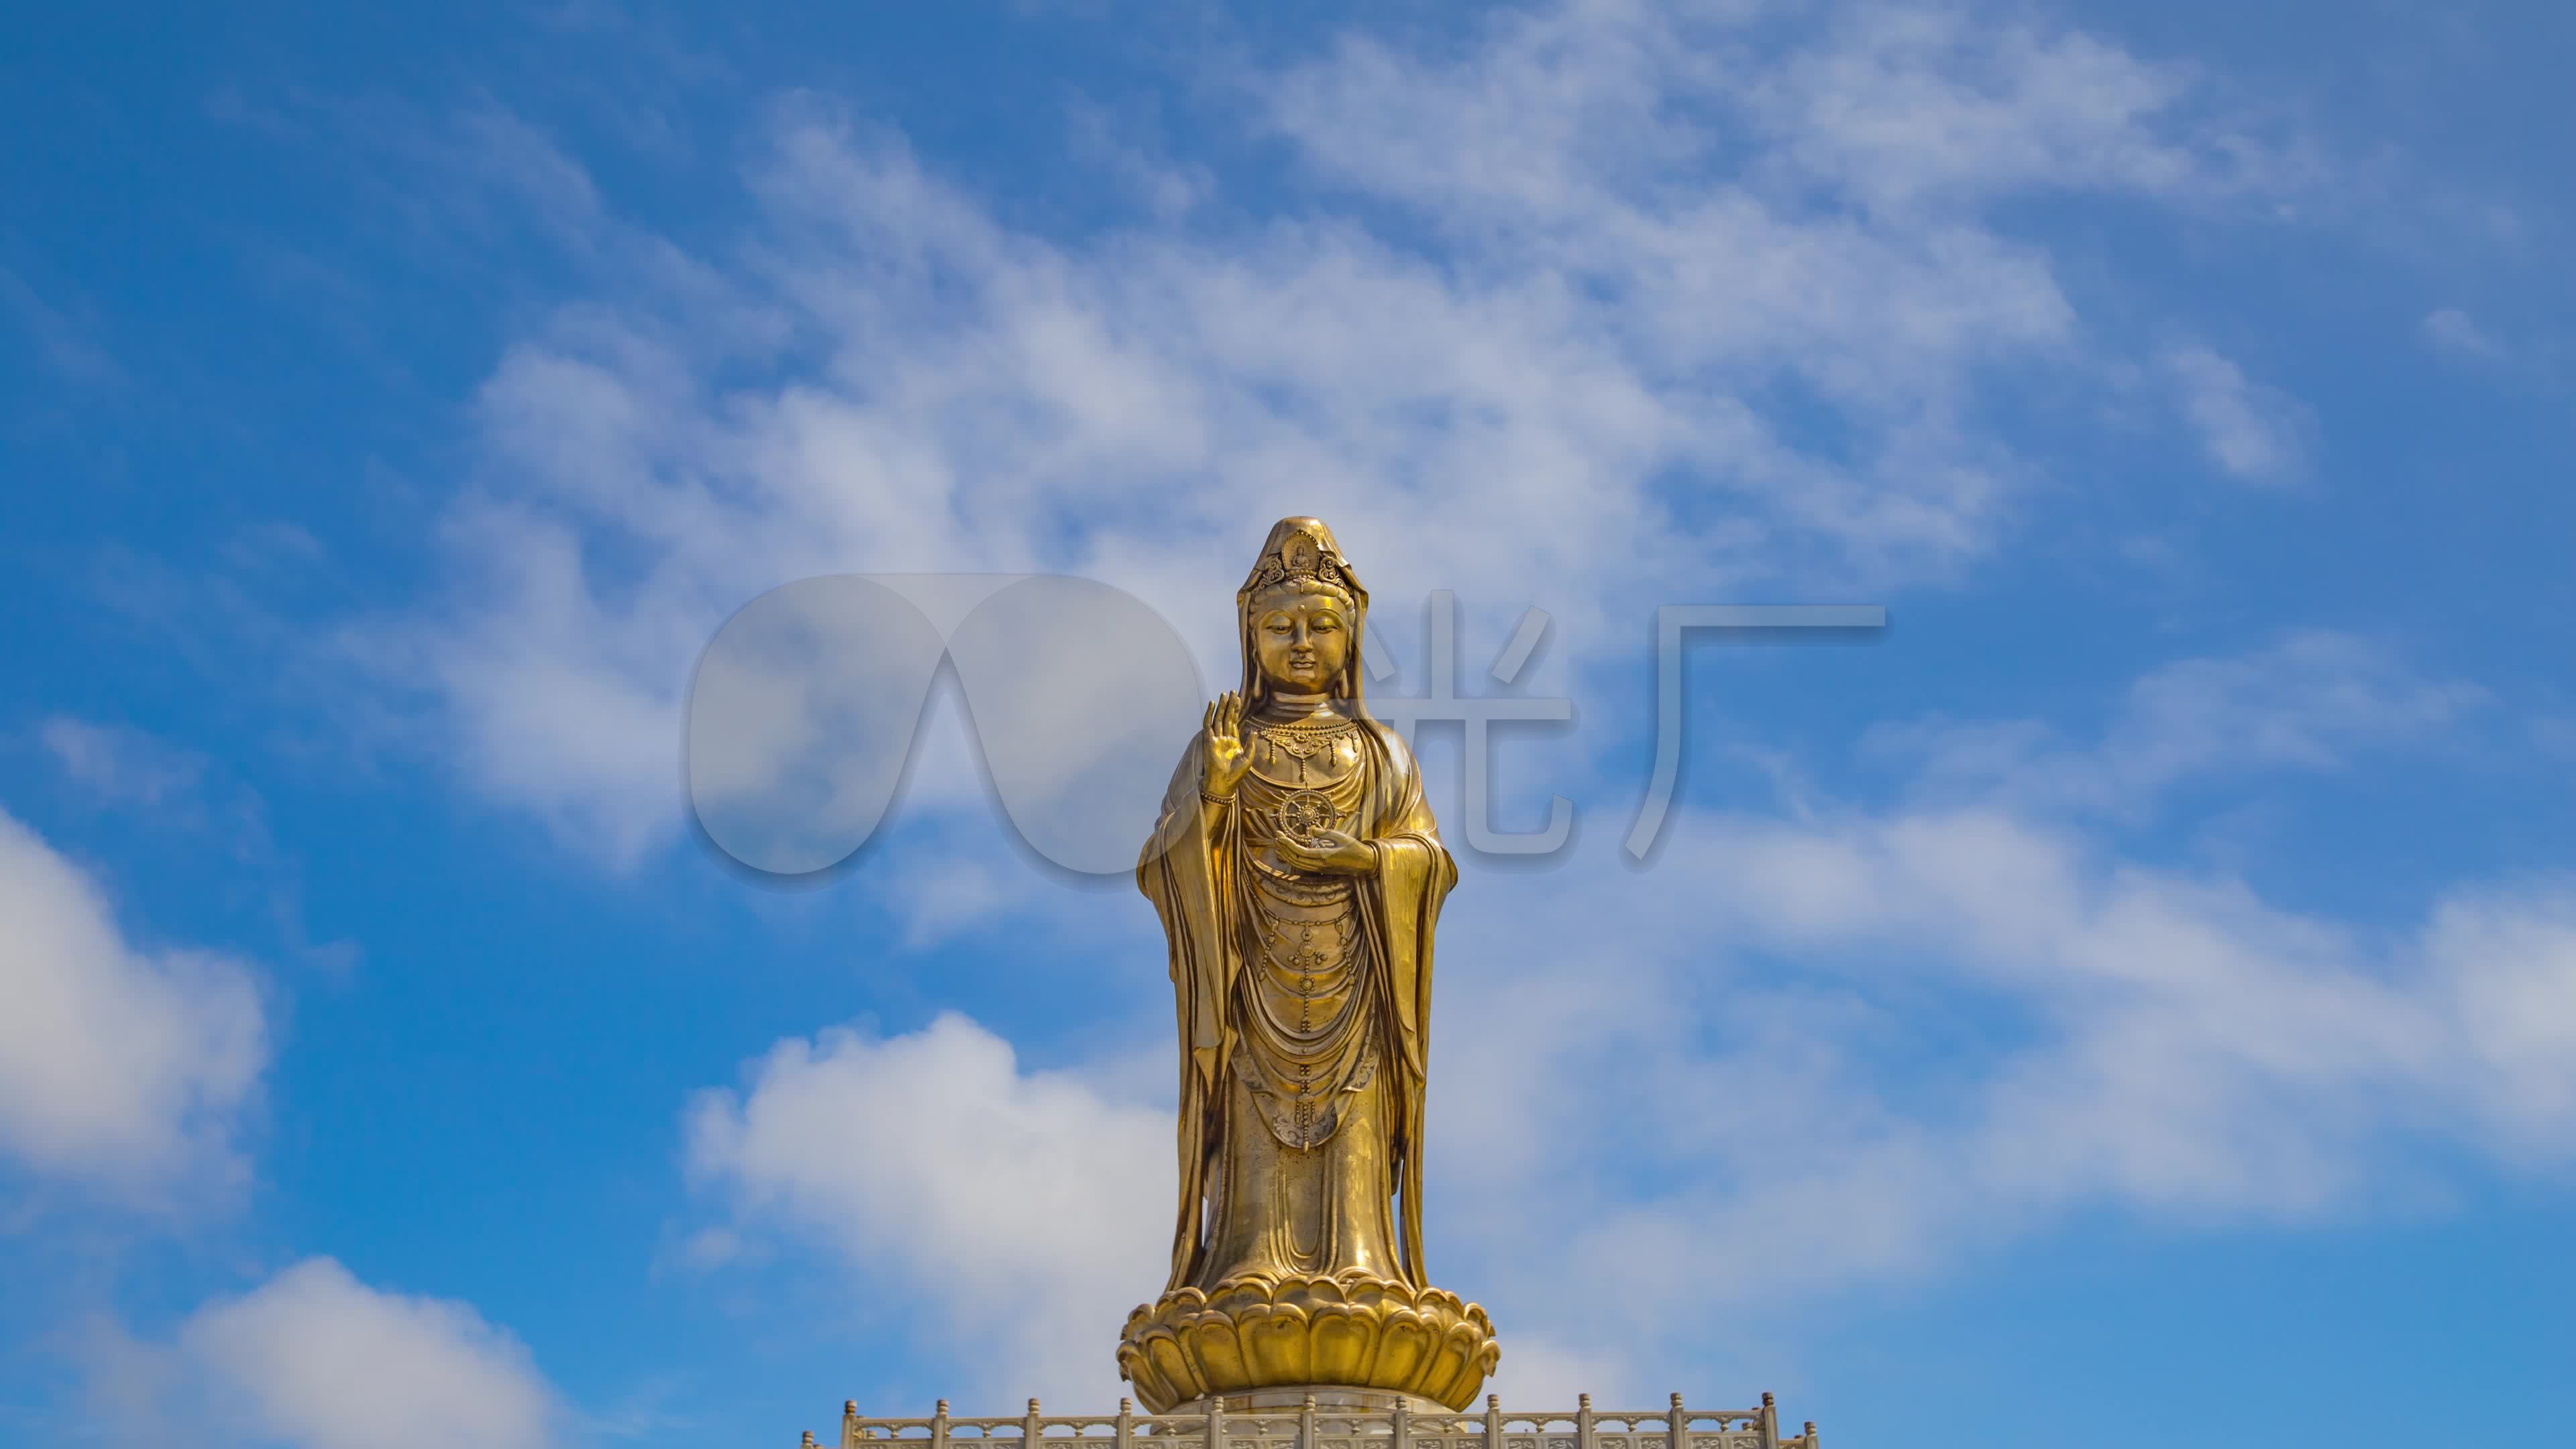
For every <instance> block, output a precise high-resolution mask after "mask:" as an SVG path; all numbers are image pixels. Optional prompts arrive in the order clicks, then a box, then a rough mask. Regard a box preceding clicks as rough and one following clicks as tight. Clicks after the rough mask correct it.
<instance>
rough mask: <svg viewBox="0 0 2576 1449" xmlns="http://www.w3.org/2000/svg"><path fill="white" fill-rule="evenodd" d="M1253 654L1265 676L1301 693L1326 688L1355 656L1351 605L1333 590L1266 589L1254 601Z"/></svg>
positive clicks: (1322, 690) (1314, 691) (1339, 675)
mask: <svg viewBox="0 0 2576 1449" xmlns="http://www.w3.org/2000/svg"><path fill="white" fill-rule="evenodd" d="M1252 650H1253V657H1254V658H1255V659H1256V660H1257V661H1258V662H1259V663H1260V665H1261V677H1262V678H1264V679H1266V680H1269V681H1270V682H1271V683H1272V684H1274V685H1277V686H1278V687H1279V688H1281V689H1285V690H1289V691H1292V692H1294V693H1297V694H1321V693H1323V692H1324V691H1325V690H1327V689H1329V688H1331V687H1332V682H1333V681H1334V680H1335V679H1338V678H1340V677H1341V673H1342V666H1343V665H1344V664H1346V663H1348V662H1349V661H1350V657H1351V623H1350V611H1349V608H1348V606H1346V605H1345V604H1344V603H1343V602H1342V601H1341V599H1340V598H1338V597H1336V596H1334V595H1332V594H1322V593H1315V594H1302V593H1301V594H1290V593H1277V594H1270V595H1266V596H1264V597H1262V598H1259V599H1256V600H1254V601H1253V610H1252Z"/></svg>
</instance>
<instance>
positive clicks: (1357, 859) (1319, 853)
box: [1271, 830, 1377, 875]
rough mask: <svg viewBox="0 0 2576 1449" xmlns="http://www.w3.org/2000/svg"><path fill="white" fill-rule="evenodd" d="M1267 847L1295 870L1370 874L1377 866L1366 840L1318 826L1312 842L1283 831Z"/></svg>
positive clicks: (1374, 854)
mask: <svg viewBox="0 0 2576 1449" xmlns="http://www.w3.org/2000/svg"><path fill="white" fill-rule="evenodd" d="M1271 848H1272V849H1274V850H1276V851H1278V852H1279V858H1280V859H1281V860H1284V861H1286V862H1288V863H1289V864H1290V865H1292V866H1295V867H1296V868H1297V869H1299V870H1305V871H1326V872H1329V873H1331V874H1333V875H1370V874H1374V873H1375V872H1376V870H1377V852H1376V851H1375V850H1372V849H1370V848H1369V844H1368V842H1367V841H1365V840H1362V839H1360V838H1359V837H1358V836H1356V835H1350V834H1346V833H1344V832H1342V831H1339V830H1318V831H1316V832H1315V835H1314V839H1313V841H1312V843H1309V842H1307V841H1303V840H1298V839H1296V838H1295V837H1293V836H1286V835H1283V836H1281V837H1279V839H1278V840H1277V841H1276V842H1275V843H1274V844H1273V845H1272V847H1271Z"/></svg>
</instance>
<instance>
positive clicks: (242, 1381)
mask: <svg viewBox="0 0 2576 1449" xmlns="http://www.w3.org/2000/svg"><path fill="white" fill-rule="evenodd" d="M90 1337H91V1341H90V1343H89V1344H88V1345H87V1347H86V1352H85V1354H84V1357H85V1360H86V1364H87V1367H88V1370H89V1380H90V1388H91V1392H92V1394H93V1395H94V1396H95V1397H96V1398H98V1399H99V1400H100V1401H101V1402H102V1405H103V1407H104V1408H105V1409H106V1411H107V1412H108V1413H109V1414H110V1415H112V1416H114V1417H116V1418H118V1419H119V1420H122V1421H124V1422H126V1423H127V1424H129V1425H130V1426H131V1429H132V1431H134V1432H138V1433H140V1432H148V1433H150V1434H151V1435H153V1436H159V1435H163V1434H166V1433H167V1432H168V1426H169V1425H170V1424H172V1423H177V1422H184V1423H186V1424H187V1425H189V1429H188V1434H189V1436H190V1438H191V1440H192V1442H194V1441H202V1442H206V1443H209V1444H243V1445H249V1444H257V1445H261V1446H275V1449H455V1446H459V1445H472V1446H474V1449H541V1446H545V1445H549V1444H553V1443H556V1442H558V1441H559V1438H560V1433H559V1431H560V1427H561V1424H562V1422H563V1414H562V1407H561V1405H560V1403H559V1401H558V1399H557V1396H556V1394H555V1392H554V1390H553V1388H552V1387H551V1386H550V1385H549V1384H548V1383H547V1382H546V1380H545V1378H544V1377H543V1376H542V1375H541V1374H540V1373H539V1372H538V1371H537V1369H536V1367H535V1365H534V1363H533V1362H532V1361H531V1360H530V1358H529V1355H528V1352H527V1350H526V1348H525V1347H524V1346H522V1345H521V1344H520V1343H519V1341H518V1340H517V1339H516V1338H514V1337H513V1336H511V1335H510V1334H509V1333H508V1332H507V1331H505V1330H503V1329H499V1328H496V1327H494V1326H492V1325H491V1324H489V1323H486V1322H485V1321H484V1319H483V1317H482V1315H481V1314H479V1313H477V1312H476V1311H475V1310H474V1309H473V1307H472V1306H470V1305H468V1304H465V1303H460V1302H457V1301H454V1300H452V1299H441V1298H430V1297H417V1296H409V1295H404V1294H399V1293H388V1292H385V1291H382V1290H379V1289H376V1288H371V1287H369V1286H368V1285H366V1284H364V1283H361V1282H359V1281H358V1280H357V1279H356V1278H354V1277H353V1276H351V1275H350V1273H349V1271H348V1269H346V1268H344V1267H342V1266H341V1265H340V1264H339V1263H337V1262H334V1261H333V1260H331V1259H329V1258H308V1259H306V1260H304V1261H303V1262H300V1263H297V1264H295V1265H294V1266H292V1267H289V1268H287V1269H285V1270H284V1271H282V1272H280V1273H278V1274H276V1275H275V1276H274V1277H272V1278H270V1279H269V1280H268V1281H267V1282H265V1283H263V1284H261V1285H260V1286H259V1287H257V1288H255V1289H253V1290H251V1291H250V1292H248V1293H245V1294H242V1295H241V1296H239V1297H235V1298H228V1299H219V1300H217V1301H214V1302H211V1303H208V1304H206V1305H204V1306H203V1307H200V1308H199V1309H197V1310H196V1312H194V1313H192V1314H190V1315H189V1316H188V1318H187V1319H186V1321H184V1322H183V1323H182V1324H181V1325H180V1326H179V1329H178V1331H177V1333H176V1335H175V1337H174V1338H173V1340H172V1341H171V1342H169V1343H166V1344H164V1343H152V1342H146V1341H143V1340H140V1339H136V1338H134V1337H132V1336H130V1335H128V1334H126V1333H125V1332H124V1331H122V1330H121V1329H114V1328H110V1329H106V1330H103V1331H100V1332H95V1333H93V1334H92V1335H91V1336H90Z"/></svg>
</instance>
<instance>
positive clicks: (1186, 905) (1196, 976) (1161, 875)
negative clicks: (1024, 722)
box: [1136, 735, 1241, 1289]
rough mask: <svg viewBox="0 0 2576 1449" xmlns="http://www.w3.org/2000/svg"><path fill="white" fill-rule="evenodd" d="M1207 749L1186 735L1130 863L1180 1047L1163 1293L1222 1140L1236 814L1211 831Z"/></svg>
mask: <svg viewBox="0 0 2576 1449" xmlns="http://www.w3.org/2000/svg"><path fill="white" fill-rule="evenodd" d="M1205 749H1206V743H1205V739H1204V737H1202V736H1197V735H1193V736H1192V737H1191V739H1190V746H1189V748H1188V749H1187V750H1184V751H1183V752H1182V754H1181V763H1180V768H1179V769H1177V770H1175V771H1174V772H1173V774H1172V783H1171V786H1170V788H1169V789H1167V790H1166V791H1164V794H1163V809H1162V814H1161V816H1160V818H1159V819H1157V820H1156V822H1155V825H1154V833H1153V835H1152V836H1151V837H1149V838H1148V839H1147V840H1146V842H1145V849H1144V851H1143V853H1142V855H1141V856H1140V857H1139V858H1138V860H1137V862H1136V885H1137V888H1138V889H1140V890H1142V891H1143V892H1144V893H1145V895H1146V897H1147V898H1148V899H1149V900H1151V901H1153V903H1154V911H1155V914H1157V915H1158V916H1160V917H1161V918H1162V922H1163V939H1164V941H1165V942H1166V943H1167V945H1168V948H1169V956H1170V966H1171V976H1172V998H1173V1005H1174V1008H1175V1013H1176V1020H1177V1024H1178V1026H1179V1029H1180V1038H1181V1091H1180V1135H1179V1142H1178V1146H1179V1150H1180V1212H1179V1222H1178V1224H1177V1226H1176V1227H1175V1228H1174V1230H1173V1235H1172V1281H1171V1285H1170V1286H1171V1287H1172V1288H1174V1289H1178V1288H1180V1287H1182V1286H1184V1285H1185V1284H1186V1283H1187V1282H1188V1281H1189V1279H1190V1277H1191V1276H1192V1273H1193V1271H1194V1268H1195V1265H1196V1259H1197V1257H1198V1253H1199V1247H1200V1244H1199V1231H1200V1211H1201V1202H1202V1200H1203V1197H1204V1194H1205V1191H1206V1186H1207V1182H1206V1174H1207V1167H1208V1161H1209V1159H1210V1158H1211V1157H1212V1156H1213V1155H1214V1154H1215V1153H1216V1151H1217V1149H1218V1145H1219V1141H1220V1137H1219V1134H1220V1132H1221V1131H1222V1125H1223V1124H1222V1122H1221V1120H1220V1118H1221V1116H1222V1104H1221V1100H1220V1098H1219V1097H1218V1095H1217V1093H1218V1088H1219V1085H1220V1084H1221V1083H1222V1082H1223V1081H1224V1073H1225V1060H1226V1056H1227V1053H1228V1049H1229V1048H1230V1047H1231V1045H1232V1042H1231V1037H1230V1034H1229V1032H1228V1030H1227V1024H1226V1020H1225V1004H1226V1000H1227V997H1228V993H1229V992H1230V990H1231V988H1232V987H1233V984H1234V961H1233V942H1232V939H1231V937H1230V936H1229V934H1228V933H1227V931H1226V929H1225V922H1226V921H1227V920H1228V919H1229V916H1228V914H1227V910H1226V906H1227V897H1228V896H1229V894H1230V893H1231V880H1232V864H1233V860H1234V856H1235V853H1236V852H1237V851H1238V850H1239V849H1240V830H1241V826H1240V824H1239V823H1238V820H1237V817H1236V813H1235V807H1234V806H1232V805H1228V806H1226V807H1225V808H1224V809H1223V810H1222V811H1220V812H1218V813H1216V815H1215V817H1214V820H1213V822H1211V820H1210V818H1209V813H1208V812H1207V811H1206V810H1204V809H1203V808H1202V805H1201V801H1200V796H1199V781H1200V780H1201V778H1202V772H1203V770H1204V765H1203V763H1202V757H1203V754H1204V751H1205Z"/></svg>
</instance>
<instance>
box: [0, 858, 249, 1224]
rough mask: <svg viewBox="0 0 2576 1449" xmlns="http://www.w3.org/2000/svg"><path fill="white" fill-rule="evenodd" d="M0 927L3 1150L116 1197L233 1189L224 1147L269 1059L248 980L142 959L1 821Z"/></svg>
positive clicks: (206, 961) (65, 872)
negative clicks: (176, 1187) (210, 1185)
mask: <svg viewBox="0 0 2576 1449" xmlns="http://www.w3.org/2000/svg"><path fill="white" fill-rule="evenodd" d="M0 920H6V921H7V922H8V923H9V925H8V929H7V930H6V931H5V932H0V999H5V1000H6V1002H7V1004H8V1009H7V1010H6V1011H0V1148H6V1149H7V1150H8V1151H9V1152H10V1153H12V1154H13V1155H15V1156H17V1157H19V1158H20V1159H22V1160H23V1161H24V1162H26V1163H27V1165H28V1166H29V1167H31V1168H33V1169H34V1170H35V1171H36V1172H37V1174H39V1175H40V1176H45V1177H56V1176H59V1177H62V1178H65V1179H69V1180H73V1181H78V1182H83V1183H89V1184H93V1185H98V1186H103V1187H107V1188H111V1189H115V1190H120V1191H131V1192H136V1193H149V1192H155V1191H161V1190H166V1189H168V1188H169V1187H170V1186H172V1185H173V1184H174V1183H176V1182H178V1181H180V1180H182V1179H188V1178H192V1177H195V1176H197V1175H199V1174H206V1175H210V1176H211V1177H213V1178H214V1179H217V1180H231V1179H234V1178H237V1177H238V1176H239V1175H240V1173H241V1172H242V1170H243V1164H242V1162H241V1161H240V1159H239V1157H238V1155H237V1154H236V1153H235V1151H234V1148H233V1138H234V1135H235V1133H236V1131H237V1130H238V1128H239V1125H240V1117H241V1114H242V1113H243V1111H244V1110H245V1109H246V1107H247V1106H248V1105H249V1103H250V1101H251V1100H252V1096H253V1093H254V1092H255V1090H256V1088H257V1085H258V1081H259V1076H260V1073H261V1071H262V1070H263V1069H264V1068H265V1067H266V1065H267V1062H268V1051H269V1043H268V1025H267V1020H266V1017H265V1015H264V1014H263V1012H262V1009H261V1003H260V992H259V987H258V984H257V982H256V981H255V979H254V978H253V976H252V974H251V972H250V970H249V969H248V968H247V967H246V966H244V965H243V964H242V963H240V962H238V961H235V960H232V959H230V958H228V957H225V956H222V955H219V954H216V953H213V952H206V951H193V950H185V949H162V950H143V949H138V948H137V947H135V946H134V945H132V944H131V943H129V942H128V941H127V940H126V938H125V936H124V935H123V933H122V932H120V931H119V930H118V928H117V925H116V922H115V919H114V917H113V915H112V913H111V912H110V910H109V907H108V903H107V901H106V900H105V899H104V898H103V897H102V896H101V894H100V892H99V890H98V887H97V885H96V884H95V883H94V882H93V881H91V880H90V879H89V877H88V876H87V875H85V874H84V873H83V872H82V871H81V870H80V869H79V868H78V867H76V866H74V865H73V864H72V863H71V862H70V861H68V860H65V859H64V858H63V857H62V856H61V855H59V854H57V853H55V852H54V851H53V850H52V849H51V848H50V847H48V846H47V845H46V844H45V842H44V841H43V840H42V839H40V838H38V837H37V835H36V834H35V833H34V832H33V831H31V830H29V829H28V828H27V827H26V826H25V825H23V824H21V823H19V822H18V821H17V820H15V819H13V818H11V817H10V816H8V815H6V814H0Z"/></svg>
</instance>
